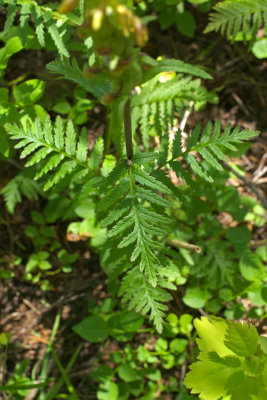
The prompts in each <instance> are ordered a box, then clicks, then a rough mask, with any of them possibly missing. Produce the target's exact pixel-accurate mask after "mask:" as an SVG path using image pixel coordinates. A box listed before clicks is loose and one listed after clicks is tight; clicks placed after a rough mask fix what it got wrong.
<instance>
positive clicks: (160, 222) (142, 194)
mask: <svg viewBox="0 0 267 400" xmlns="http://www.w3.org/2000/svg"><path fill="white" fill-rule="evenodd" d="M121 163H122V165H124V168H122V166H119V167H118V166H117V167H115V169H114V170H113V171H112V172H111V174H110V175H109V176H108V178H106V179H105V180H104V182H106V185H103V184H102V186H101V188H103V189H104V190H106V193H105V197H104V198H103V200H101V202H100V203H99V205H98V207H97V212H98V214H99V213H100V214H101V213H103V212H104V211H105V210H106V211H107V209H110V208H111V211H110V212H109V213H108V215H107V217H106V218H105V219H104V221H103V223H102V226H105V227H107V228H108V235H109V237H114V238H117V239H118V248H120V249H127V248H129V251H130V254H131V255H130V257H129V258H130V260H129V261H130V262H131V268H133V269H132V270H131V271H130V272H129V276H130V274H131V272H132V271H135V272H136V273H135V278H134V280H136V281H138V282H139V281H141V282H143V283H144V286H142V290H143V291H144V295H145V299H143V297H142V295H143V292H142V294H140V293H141V292H139V291H138V293H137V292H136V290H135V291H134V293H135V295H134V297H133V294H132V286H130V287H127V285H128V275H127V276H126V277H125V279H124V281H123V285H122V289H121V294H123V296H124V297H123V298H124V300H125V301H127V299H129V300H130V307H131V308H136V306H135V302H136V301H137V298H138V297H139V295H141V298H139V302H138V301H137V302H138V307H137V308H136V309H137V311H140V312H144V313H146V312H150V316H151V319H152V320H153V322H154V323H155V324H156V326H157V329H158V330H159V331H160V330H161V329H162V317H163V315H164V312H163V311H164V310H165V309H166V306H165V305H163V304H162V302H165V301H168V300H169V298H170V296H169V294H168V293H167V292H165V291H164V290H163V289H162V287H163V283H162V282H163V280H162V276H161V275H160V274H159V272H158V269H159V268H160V261H159V258H158V254H160V252H161V251H162V249H163V240H164V238H165V237H166V235H167V232H168V225H169V224H170V220H169V218H168V217H167V216H165V215H164V212H163V210H162V212H161V213H157V212H156V211H155V210H154V209H153V204H156V205H157V207H164V208H166V207H168V206H171V204H170V203H169V202H168V200H166V199H165V198H164V197H162V195H161V194H160V193H166V194H168V193H171V191H170V189H169V188H168V187H167V186H166V185H165V184H164V183H162V182H160V181H158V180H157V179H156V178H154V177H152V176H151V175H149V174H148V173H147V172H146V171H145V170H144V169H141V168H140V167H139V166H138V165H135V164H134V165H133V166H128V165H127V164H126V163H125V160H122V161H121ZM118 165H119V164H118ZM125 167H126V171H127V174H126V175H125ZM116 170H117V171H118V173H117V172H116ZM121 171H123V174H121ZM115 180H116V181H117V185H116V186H115V187H112V189H107V183H109V185H114V183H115ZM159 192H160V193H159ZM135 265H136V267H134V266H135ZM131 283H132V282H131ZM164 285H165V287H169V288H170V286H168V283H167V282H165V283H164ZM161 286H162V287H161ZM173 288H174V287H173V286H172V289H173ZM143 301H144V304H143V307H140V304H139V303H140V302H143Z"/></svg>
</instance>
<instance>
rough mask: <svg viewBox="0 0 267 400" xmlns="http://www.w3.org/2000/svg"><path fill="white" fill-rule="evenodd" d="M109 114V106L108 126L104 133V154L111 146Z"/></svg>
mask: <svg viewBox="0 0 267 400" xmlns="http://www.w3.org/2000/svg"><path fill="white" fill-rule="evenodd" d="M110 114H111V109H110V108H109V114H108V116H107V117H108V120H109V123H108V126H107V130H106V134H105V144H104V153H105V155H106V154H108V152H109V150H110V146H111V129H110Z"/></svg>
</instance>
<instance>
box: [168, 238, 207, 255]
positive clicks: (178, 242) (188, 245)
mask: <svg viewBox="0 0 267 400" xmlns="http://www.w3.org/2000/svg"><path fill="white" fill-rule="evenodd" d="M166 242H167V244H169V245H170V246H172V247H175V248H176V249H180V248H182V249H186V250H190V251H195V252H196V253H200V252H201V247H199V246H197V245H195V244H191V243H187V242H182V241H181V240H178V239H167V241H166Z"/></svg>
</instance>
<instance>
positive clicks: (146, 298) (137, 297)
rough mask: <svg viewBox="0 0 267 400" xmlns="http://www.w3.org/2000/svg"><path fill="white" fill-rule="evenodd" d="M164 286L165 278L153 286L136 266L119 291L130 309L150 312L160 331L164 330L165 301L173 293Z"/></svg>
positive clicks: (167, 300)
mask: <svg viewBox="0 0 267 400" xmlns="http://www.w3.org/2000/svg"><path fill="white" fill-rule="evenodd" d="M162 286H163V280H162V279H161V280H159V281H158V286H157V287H152V286H151V285H150V284H149V282H147V280H146V278H145V277H144V276H143V275H142V274H141V273H140V271H139V269H138V267H134V268H133V269H131V270H130V271H129V272H128V273H127V275H126V276H125V277H124V279H123V283H122V285H121V288H120V291H119V295H120V296H122V301H123V303H127V304H129V308H130V309H134V310H135V311H137V312H140V313H141V314H143V315H145V314H148V313H149V314H150V320H151V321H152V322H153V323H154V325H155V326H156V329H157V331H158V332H159V333H161V332H162V328H163V317H164V314H165V311H166V310H167V306H166V305H165V304H164V303H167V302H169V301H170V300H171V295H170V294H169V293H168V292H166V291H165V290H164V289H163V288H162Z"/></svg>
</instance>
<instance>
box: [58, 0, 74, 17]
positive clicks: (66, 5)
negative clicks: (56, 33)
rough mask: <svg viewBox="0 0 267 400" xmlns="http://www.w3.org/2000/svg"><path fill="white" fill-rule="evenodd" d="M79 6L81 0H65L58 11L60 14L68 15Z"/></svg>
mask: <svg viewBox="0 0 267 400" xmlns="http://www.w3.org/2000/svg"><path fill="white" fill-rule="evenodd" d="M78 5H79V0H63V1H62V3H61V5H60V7H59V9H58V12H59V13H60V14H67V13H69V12H71V11H72V10H74V8H76V7H77V6H78Z"/></svg>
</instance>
